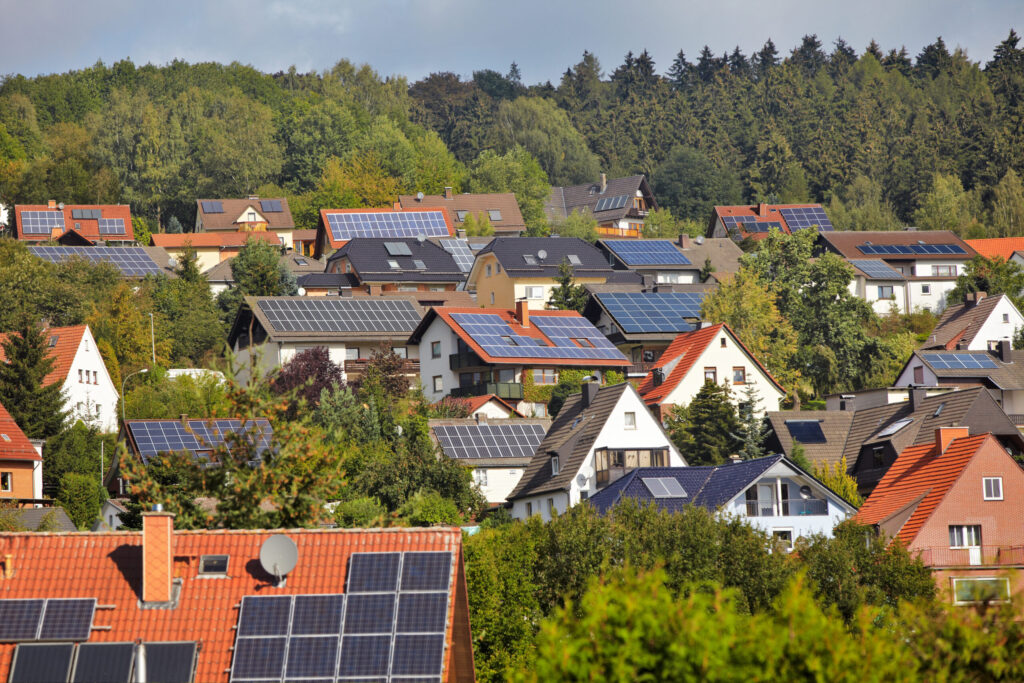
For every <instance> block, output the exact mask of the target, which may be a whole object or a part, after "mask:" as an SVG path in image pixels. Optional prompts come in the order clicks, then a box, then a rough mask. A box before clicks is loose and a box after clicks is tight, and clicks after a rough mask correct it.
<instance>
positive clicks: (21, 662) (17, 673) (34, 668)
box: [9, 643, 75, 683]
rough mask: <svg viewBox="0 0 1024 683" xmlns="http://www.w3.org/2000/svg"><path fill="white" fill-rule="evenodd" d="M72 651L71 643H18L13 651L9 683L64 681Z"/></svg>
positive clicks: (69, 667) (66, 676)
mask: <svg viewBox="0 0 1024 683" xmlns="http://www.w3.org/2000/svg"><path fill="white" fill-rule="evenodd" d="M74 651H75V646H74V645H73V644H72V643H50V644H45V645H44V644H26V643H19V644H18V646H17V648H15V650H14V659H13V662H12V664H11V676H10V679H9V683H53V682H54V681H66V680H68V676H69V675H70V673H71V658H72V656H73V655H74Z"/></svg>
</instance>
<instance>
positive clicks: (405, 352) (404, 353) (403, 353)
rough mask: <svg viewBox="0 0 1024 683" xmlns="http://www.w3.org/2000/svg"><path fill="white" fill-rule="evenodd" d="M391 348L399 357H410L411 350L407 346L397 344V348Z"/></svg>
mask: <svg viewBox="0 0 1024 683" xmlns="http://www.w3.org/2000/svg"><path fill="white" fill-rule="evenodd" d="M391 350H392V351H394V352H395V355H396V356H398V357H399V358H408V357H409V350H408V349H407V348H405V347H404V346H396V347H395V348H393V349H391Z"/></svg>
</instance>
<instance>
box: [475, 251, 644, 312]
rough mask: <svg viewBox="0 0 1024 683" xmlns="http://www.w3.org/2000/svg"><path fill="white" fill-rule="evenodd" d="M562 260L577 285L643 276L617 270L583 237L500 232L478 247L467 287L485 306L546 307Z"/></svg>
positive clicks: (637, 279)
mask: <svg viewBox="0 0 1024 683" xmlns="http://www.w3.org/2000/svg"><path fill="white" fill-rule="evenodd" d="M563 262H565V263H568V264H569V266H571V267H572V269H573V277H574V280H575V283H576V284H578V285H586V284H605V283H607V282H636V283H639V282H640V278H639V276H637V275H636V274H635V273H633V272H631V271H628V270H613V269H612V267H611V265H610V264H609V263H608V257H607V256H605V255H604V254H602V253H601V251H600V250H599V249H598V248H597V247H595V246H594V245H592V244H590V243H589V242H586V241H584V240H581V239H579V238H578V237H497V238H495V239H493V240H491V242H490V244H488V245H487V246H486V247H484V248H483V249H481V250H480V251H479V252H478V253H477V255H476V260H475V261H474V262H473V268H472V270H470V272H469V279H468V281H467V283H466V289H467V290H469V291H470V292H476V301H477V303H478V304H479V305H480V306H482V307H484V308H504V309H510V308H515V305H516V302H517V301H525V302H527V304H528V305H529V307H530V308H531V309H533V310H543V309H544V308H546V307H547V302H548V300H549V299H550V298H551V291H552V290H553V289H555V288H556V287H558V281H557V280H556V278H557V277H558V269H559V266H560V265H561V264H562V263H563Z"/></svg>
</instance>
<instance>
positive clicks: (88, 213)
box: [71, 209, 103, 221]
mask: <svg viewBox="0 0 1024 683" xmlns="http://www.w3.org/2000/svg"><path fill="white" fill-rule="evenodd" d="M101 218H103V212H102V211H101V210H100V209H71V220H75V221H96V220H99V219H101Z"/></svg>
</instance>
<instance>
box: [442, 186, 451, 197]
mask: <svg viewBox="0 0 1024 683" xmlns="http://www.w3.org/2000/svg"><path fill="white" fill-rule="evenodd" d="M452 196H453V195H452V188H450V187H446V188H444V198H445V199H451V198H452Z"/></svg>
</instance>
